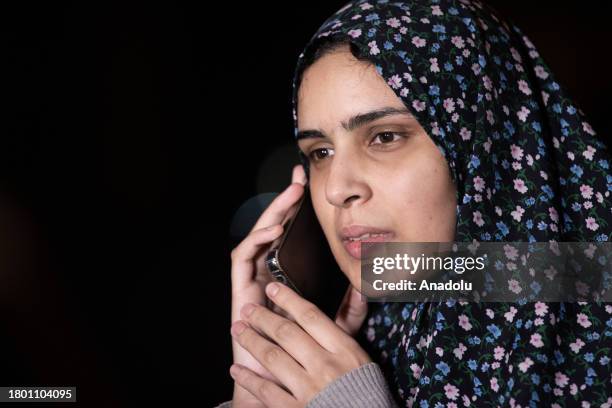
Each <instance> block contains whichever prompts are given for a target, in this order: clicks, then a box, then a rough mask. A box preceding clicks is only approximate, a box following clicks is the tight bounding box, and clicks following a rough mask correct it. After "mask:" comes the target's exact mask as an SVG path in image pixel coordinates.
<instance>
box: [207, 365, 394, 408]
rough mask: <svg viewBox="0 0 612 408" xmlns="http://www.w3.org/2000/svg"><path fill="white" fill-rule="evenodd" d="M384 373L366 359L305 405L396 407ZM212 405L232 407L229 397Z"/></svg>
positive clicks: (316, 407)
mask: <svg viewBox="0 0 612 408" xmlns="http://www.w3.org/2000/svg"><path fill="white" fill-rule="evenodd" d="M397 407H398V406H397V404H396V403H395V400H394V399H393V397H392V396H391V392H390V391H389V387H388V385H387V382H386V381H385V377H384V376H383V374H382V372H381V371H380V367H379V366H378V364H376V363H375V362H373V361H372V362H369V363H367V364H364V365H362V366H361V367H358V368H355V369H353V370H351V371H349V372H347V373H345V374H343V375H341V376H340V377H338V378H336V379H335V380H334V381H332V382H331V383H330V384H328V385H327V387H325V388H324V389H322V390H321V392H319V393H318V394H317V395H315V396H314V398H313V399H311V400H310V401H309V402H308V404H307V405H306V408H397ZM214 408H240V407H232V401H226V402H223V403H222V404H220V405H217V406H216V407H214Z"/></svg>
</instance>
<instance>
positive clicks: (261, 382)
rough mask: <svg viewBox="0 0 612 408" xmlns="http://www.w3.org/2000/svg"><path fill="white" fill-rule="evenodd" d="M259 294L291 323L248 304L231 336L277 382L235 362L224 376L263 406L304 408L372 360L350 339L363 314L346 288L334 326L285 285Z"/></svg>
mask: <svg viewBox="0 0 612 408" xmlns="http://www.w3.org/2000/svg"><path fill="white" fill-rule="evenodd" d="M265 289H266V291H265V293H266V294H267V295H268V297H269V298H270V299H271V300H272V301H273V302H274V304H275V305H277V306H278V307H280V308H282V309H283V310H285V311H286V312H288V313H289V315H290V316H292V317H293V319H295V320H290V319H288V318H285V317H283V316H281V315H279V314H277V313H274V312H273V311H271V310H269V309H268V308H266V307H264V306H262V305H261V304H256V303H250V304H246V305H245V306H244V307H242V308H241V310H240V315H241V317H242V319H243V321H237V322H234V324H233V325H232V329H231V331H232V336H233V338H234V340H235V341H237V342H238V343H239V344H240V345H241V346H242V347H244V348H245V349H246V350H248V352H249V353H250V354H251V355H252V356H254V357H255V359H257V361H259V363H261V364H262V365H263V366H264V367H265V369H267V370H269V372H270V373H272V375H273V376H274V377H275V378H276V379H277V380H278V381H271V380H270V379H268V378H266V377H264V376H262V375H260V373H258V372H257V371H255V370H253V369H251V368H250V367H244V366H242V365H241V364H239V363H238V364H234V365H233V366H232V368H231V369H230V373H231V375H232V377H233V378H234V380H235V381H236V383H238V384H240V385H241V386H242V387H243V388H244V389H246V390H248V391H249V392H250V393H251V394H252V395H254V396H255V397H257V399H258V400H259V401H261V402H262V403H263V404H264V405H265V406H266V407H269V408H276V407H279V408H281V407H282V408H297V407H304V406H306V405H307V404H308V401H310V400H311V399H312V398H313V397H314V396H315V395H317V394H318V393H319V392H320V391H321V390H323V389H324V388H325V387H326V386H327V385H328V384H330V383H331V382H333V381H334V380H335V379H336V378H338V377H340V376H341V375H343V374H345V373H347V372H349V371H351V370H353V369H355V368H358V367H360V366H362V365H363V364H366V363H368V362H370V361H372V360H371V359H370V357H369V356H368V355H367V353H366V352H365V351H364V350H363V349H362V348H361V346H360V345H359V343H357V341H356V340H355V339H354V338H353V337H352V336H351V335H352V334H353V333H355V332H356V331H357V329H359V327H360V326H361V323H362V322H363V320H364V319H365V316H366V312H367V303H365V302H362V301H361V299H360V295H359V293H358V292H357V290H355V289H353V288H352V287H351V286H349V290H348V291H347V294H346V296H345V299H344V301H343V306H341V308H340V310H339V312H338V317H337V322H339V323H337V322H334V321H332V320H331V319H329V318H328V317H327V316H326V315H325V314H324V313H323V312H321V311H320V310H319V309H318V308H317V307H316V306H315V305H314V304H312V303H311V302H308V301H307V300H305V299H303V298H302V297H300V296H299V295H298V294H297V293H295V292H294V291H293V290H292V289H290V288H289V287H288V286H285V285H283V284H281V283H278V282H275V283H270V284H268V285H267V286H266V288H265ZM237 407H238V406H237Z"/></svg>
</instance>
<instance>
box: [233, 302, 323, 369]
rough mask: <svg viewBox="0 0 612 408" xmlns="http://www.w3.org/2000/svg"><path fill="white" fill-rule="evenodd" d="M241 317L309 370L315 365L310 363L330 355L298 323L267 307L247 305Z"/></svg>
mask: <svg viewBox="0 0 612 408" xmlns="http://www.w3.org/2000/svg"><path fill="white" fill-rule="evenodd" d="M240 317H241V318H242V319H243V320H244V321H246V322H248V324H249V326H251V327H253V328H254V329H256V330H257V331H258V332H261V333H263V334H264V335H265V336H267V337H268V338H270V339H271V340H272V341H274V342H275V343H276V344H278V345H279V346H281V347H282V348H283V350H285V351H286V352H287V353H289V355H291V356H292V357H293V358H295V359H296V360H297V362H298V363H300V364H301V365H302V366H303V367H305V368H306V369H307V370H311V369H312V368H313V365H312V364H309V363H312V362H315V361H317V360H321V359H322V358H321V357H325V355H326V354H328V353H329V352H328V351H327V350H324V349H323V348H322V347H321V345H319V343H317V342H316V341H315V340H314V339H313V338H312V337H311V336H310V335H309V334H308V333H306V332H305V331H304V330H303V329H302V328H301V327H300V326H299V325H298V324H297V323H296V322H294V321H292V320H289V319H286V318H284V317H282V316H280V315H278V314H276V313H274V312H272V311H271V310H269V309H268V308H266V307H263V306H260V305H255V304H249V305H245V306H244V307H243V308H242V310H241V313H240Z"/></svg>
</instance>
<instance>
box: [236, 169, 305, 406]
mask: <svg viewBox="0 0 612 408" xmlns="http://www.w3.org/2000/svg"><path fill="white" fill-rule="evenodd" d="M305 183H306V174H305V173H304V169H303V167H302V166H301V165H296V166H295V167H294V168H293V174H292V180H291V185H289V187H287V189H285V191H283V192H282V193H281V194H279V195H278V196H277V197H276V198H275V199H274V200H273V201H272V203H270V205H269V206H268V207H267V208H266V209H265V211H264V212H263V213H262V215H261V216H260V217H259V219H258V220H257V222H256V223H255V225H254V226H253V228H252V229H251V231H250V232H249V234H248V235H247V236H246V237H245V238H244V239H243V240H242V242H240V244H238V246H236V247H235V248H234V249H233V250H232V254H231V257H232V273H231V275H232V311H231V319H232V323H233V322H235V321H237V320H240V309H241V308H242V307H243V306H244V305H245V304H247V303H254V304H257V305H262V306H264V305H266V304H267V303H271V302H268V301H267V299H266V295H265V293H264V289H265V286H266V284H268V283H270V282H271V281H272V277H271V276H270V273H269V272H268V271H267V270H266V266H265V258H266V255H267V253H268V250H269V249H270V244H271V243H272V242H273V241H274V240H275V239H276V238H278V237H279V236H280V235H281V234H282V232H283V222H284V221H285V218H286V216H287V213H288V212H289V210H290V209H291V207H292V206H293V205H295V204H296V203H297V202H298V200H299V198H300V197H301V196H302V194H303V193H304V184H305ZM266 228H270V229H266ZM278 311H279V312H280V310H278ZM232 352H233V361H234V363H238V364H241V365H243V366H245V367H248V368H249V369H250V370H252V371H253V372H255V373H257V374H258V375H260V376H262V377H263V378H266V379H268V380H271V381H275V378H274V376H273V375H272V374H271V373H270V372H269V371H268V370H267V369H266V368H264V367H263V366H262V365H261V364H260V363H259V362H258V361H257V360H256V359H255V358H254V357H253V356H252V355H251V354H250V353H249V352H248V351H246V350H245V349H244V348H243V347H241V346H240V345H239V344H238V342H236V340H234V339H232ZM232 401H233V402H232V405H233V406H234V407H238V408H241V407H262V406H263V404H262V403H261V402H260V401H259V400H258V399H257V398H255V397H254V396H253V395H252V394H251V393H249V392H248V391H247V390H245V389H244V388H242V387H241V386H240V385H238V384H235V385H234V395H233V398H232Z"/></svg>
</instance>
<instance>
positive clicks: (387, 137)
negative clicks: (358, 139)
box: [372, 132, 402, 144]
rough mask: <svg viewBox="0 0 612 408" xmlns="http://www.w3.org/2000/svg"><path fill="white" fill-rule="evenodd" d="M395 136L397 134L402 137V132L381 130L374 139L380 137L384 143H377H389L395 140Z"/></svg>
mask: <svg viewBox="0 0 612 408" xmlns="http://www.w3.org/2000/svg"><path fill="white" fill-rule="evenodd" d="M395 136H397V137H398V138H401V137H402V136H401V135H400V134H398V133H395V132H381V133H378V134H377V135H376V136H375V137H374V139H372V140H376V139H380V140H381V141H382V143H375V144H389V143H391V142H394V141H395V140H394V139H393V137H395Z"/></svg>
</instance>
